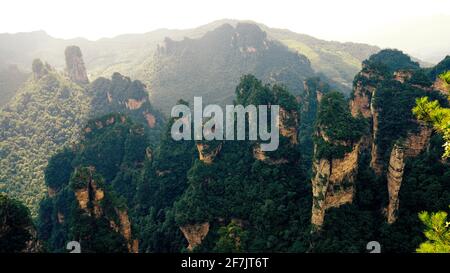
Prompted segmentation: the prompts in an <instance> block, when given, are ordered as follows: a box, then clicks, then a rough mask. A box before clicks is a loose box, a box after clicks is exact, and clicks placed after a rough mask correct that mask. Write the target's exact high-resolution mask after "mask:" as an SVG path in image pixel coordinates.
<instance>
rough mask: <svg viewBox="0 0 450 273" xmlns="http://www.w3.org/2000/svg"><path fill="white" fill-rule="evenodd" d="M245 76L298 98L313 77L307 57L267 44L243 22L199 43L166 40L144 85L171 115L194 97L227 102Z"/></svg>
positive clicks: (262, 34)
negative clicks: (282, 86) (176, 106)
mask: <svg viewBox="0 0 450 273" xmlns="http://www.w3.org/2000/svg"><path fill="white" fill-rule="evenodd" d="M230 41H232V42H231V44H230ZM247 73H251V74H253V75H255V76H256V77H257V78H259V79H262V80H263V81H264V82H270V83H283V84H285V85H286V86H287V88H288V89H289V91H290V92H291V93H292V94H296V95H298V94H300V93H301V92H302V90H303V84H302V81H303V80H304V79H306V78H307V77H310V76H313V75H314V71H313V69H312V68H311V65H310V61H309V60H308V59H307V58H306V57H305V56H303V55H299V54H298V53H295V52H292V51H290V50H289V49H288V48H287V47H285V46H284V45H282V44H280V43H278V42H276V41H272V40H269V39H268V38H267V37H266V33H265V32H263V31H262V30H261V29H260V28H259V27H258V26H257V25H253V24H246V23H241V24H237V25H236V27H232V26H231V25H228V24H225V25H222V26H220V27H218V28H217V29H215V30H213V31H211V32H208V33H207V34H206V35H205V36H203V37H201V38H199V39H185V40H182V41H173V40H171V39H166V40H165V42H164V46H162V47H159V48H158V51H157V52H156V54H155V57H154V60H153V61H152V63H151V65H149V67H148V71H147V75H148V79H147V81H146V83H148V86H149V90H150V91H151V99H152V102H153V103H154V104H155V105H158V107H159V108H160V109H161V110H162V111H163V112H164V113H169V111H170V109H171V107H172V106H173V105H174V104H175V102H176V100H177V99H180V98H181V99H184V100H187V101H189V102H190V103H192V100H193V97H194V95H195V96H202V98H203V102H204V103H208V104H209V103H215V104H221V105H224V104H226V103H231V102H232V100H233V98H234V94H233V90H234V87H235V86H236V85H237V84H238V83H239V79H240V77H241V76H242V75H243V74H247Z"/></svg>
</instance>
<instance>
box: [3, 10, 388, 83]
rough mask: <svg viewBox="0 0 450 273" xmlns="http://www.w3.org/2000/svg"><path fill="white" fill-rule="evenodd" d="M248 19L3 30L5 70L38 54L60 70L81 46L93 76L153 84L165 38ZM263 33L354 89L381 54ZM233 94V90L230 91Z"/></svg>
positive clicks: (191, 36)
mask: <svg viewBox="0 0 450 273" xmlns="http://www.w3.org/2000/svg"><path fill="white" fill-rule="evenodd" d="M242 22H243V21H237V20H227V19H224V20H218V21H214V22H212V23H209V24H206V25H203V26H200V27H197V28H193V29H185V30H170V29H159V30H155V31H151V32H148V33H144V34H126V35H120V36H117V37H115V38H104V39H100V40H97V41H89V40H87V39H84V38H77V39H68V40H64V39H57V38H53V37H51V36H49V35H48V34H47V33H45V32H44V31H36V32H29V33H17V34H0V68H4V67H6V66H8V65H10V64H15V65H17V66H18V67H19V69H21V70H25V71H27V70H29V67H30V63H31V62H32V60H33V59H34V58H41V59H42V60H45V61H46V62H48V63H50V64H52V65H53V66H54V67H55V68H63V67H64V56H63V52H64V48H65V47H66V46H69V45H77V46H79V47H80V48H81V50H82V51H83V55H84V60H85V62H86V67H87V69H88V71H89V76H90V78H91V79H95V78H96V77H98V76H105V77H109V76H110V75H111V74H112V73H113V72H119V73H122V74H124V75H127V76H130V77H132V78H136V79H139V80H141V81H143V82H145V83H149V82H148V74H147V72H148V71H149V70H150V69H149V63H152V60H153V57H154V55H155V52H156V51H157V48H158V45H161V44H163V43H164V39H165V38H170V39H171V40H173V41H181V40H183V39H184V38H189V39H197V38H201V37H203V36H204V35H205V34H206V33H208V32H211V31H213V30H215V29H217V28H218V27H220V26H223V25H225V24H228V25H231V26H233V27H236V25H237V24H238V23H242ZM245 23H250V24H254V25H256V26H258V27H255V28H254V29H255V30H257V29H258V28H259V29H260V30H262V31H264V32H265V33H266V35H267V39H268V40H271V41H273V40H275V41H277V42H279V43H281V44H283V45H285V46H286V47H287V48H289V49H291V50H292V51H295V52H297V53H300V54H302V55H304V56H306V57H307V58H308V59H309V60H310V61H311V67H312V68H313V69H314V70H315V72H318V73H322V74H323V75H325V76H326V77H327V78H329V79H330V80H332V81H334V82H335V83H337V84H339V85H341V86H342V87H343V88H347V90H346V91H348V92H349V91H350V88H351V83H352V81H353V77H354V75H356V73H357V72H358V71H359V70H360V69H361V62H362V61H363V60H364V59H366V58H368V57H369V56H370V55H372V54H374V53H376V52H378V51H379V50H380V48H378V47H376V46H371V45H366V44H358V43H340V42H333V41H324V40H320V39H316V38H314V37H311V36H308V35H304V34H298V33H295V32H292V31H289V30H284V29H273V28H269V27H267V26H265V25H263V24H259V23H255V22H250V21H248V22H245ZM231 92H232V91H231Z"/></svg>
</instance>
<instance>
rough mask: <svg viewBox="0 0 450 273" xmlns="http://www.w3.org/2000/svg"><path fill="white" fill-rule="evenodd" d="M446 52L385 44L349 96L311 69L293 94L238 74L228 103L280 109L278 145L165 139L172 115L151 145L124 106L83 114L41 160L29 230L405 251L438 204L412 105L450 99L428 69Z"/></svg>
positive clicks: (136, 239) (116, 242)
mask: <svg viewBox="0 0 450 273" xmlns="http://www.w3.org/2000/svg"><path fill="white" fill-rule="evenodd" d="M447 61H448V60H447V59H446V60H444V61H443V62H441V63H440V64H439V65H437V66H436V67H434V68H432V69H422V68H420V66H419V65H418V64H417V63H416V62H414V61H412V60H411V59H410V58H409V57H408V56H407V55H405V54H403V53H402V52H400V51H396V50H383V51H381V52H380V53H378V54H376V55H373V56H371V57H370V58H369V59H368V60H366V61H365V62H364V63H363V69H362V70H361V71H360V73H358V75H357V76H356V77H355V81H354V88H353V95H352V97H351V98H350V99H346V98H345V97H344V96H343V95H342V94H341V93H339V92H335V91H332V90H330V88H329V86H328V85H327V84H326V83H323V82H321V80H320V79H318V78H311V79H308V80H306V81H305V82H304V84H305V87H304V88H305V92H304V93H303V94H302V95H301V96H300V98H295V97H294V96H293V95H292V94H290V93H289V92H288V91H287V90H285V89H284V88H283V87H281V86H277V85H266V84H264V83H263V82H262V81H260V80H258V79H257V78H255V77H254V76H251V75H247V76H244V77H242V78H241V80H240V82H239V84H238V85H237V87H236V89H235V90H236V93H235V103H236V104H243V105H248V104H262V103H263V104H279V105H280V107H281V109H282V110H281V112H282V113H283V114H282V115H281V120H280V133H281V139H280V147H279V149H278V150H277V151H276V152H262V151H261V150H260V149H259V145H260V142H258V141H244V142H233V141H232V142H227V141H212V142H210V141H209V142H208V141H200V142H194V141H181V142H180V141H174V140H173V139H172V138H171V137H170V128H171V125H172V124H173V122H174V121H175V120H176V119H177V118H172V119H170V120H169V122H168V124H167V126H166V129H165V133H163V134H162V136H161V139H160V142H159V144H158V145H157V146H154V147H150V146H151V145H150V142H151V140H149V138H148V137H146V136H145V135H146V131H145V130H144V128H143V127H142V124H141V125H139V124H136V123H134V122H133V121H132V120H131V119H128V118H126V117H125V116H124V115H114V114H112V115H107V116H104V117H101V118H99V119H98V118H97V119H93V120H91V121H90V122H88V125H87V126H86V127H85V128H84V129H83V134H82V137H81V138H80V139H79V142H78V143H77V144H75V145H72V146H71V147H69V148H68V149H65V150H63V151H61V152H60V153H58V154H57V155H55V156H53V157H52V158H51V159H50V161H49V164H48V167H47V169H46V172H45V174H46V176H45V180H46V184H47V187H48V194H47V197H46V199H45V200H44V201H43V202H41V207H40V213H39V218H38V221H37V226H38V231H39V233H38V234H39V236H40V238H41V240H43V241H44V246H45V248H46V250H47V251H62V249H63V248H64V242H66V241H69V240H79V241H88V243H86V244H85V245H86V251H88V252H89V251H94V252H103V251H104V252H110V251H124V252H129V251H132V252H135V251H139V252H178V251H194V252H195V251H201V252H211V251H212V252H263V251H266V252H267V251H268V252H272V251H274V252H279V251H281V252H364V251H365V247H366V244H367V242H368V241H371V240H377V241H379V242H380V243H381V244H382V246H383V251H384V252H412V251H415V250H416V248H418V246H419V245H420V243H422V242H424V241H425V237H424V235H423V233H422V231H423V226H422V225H421V222H420V220H419V218H418V213H419V212H420V211H422V210H427V211H438V210H446V208H447V207H448V200H449V197H450V184H449V181H450V179H449V178H450V165H449V162H448V160H445V159H442V158H441V155H442V153H443V148H442V144H443V141H442V137H441V136H440V135H438V134H434V133H433V131H432V130H431V128H430V127H428V125H427V124H425V123H422V122H419V121H417V119H416V118H415V117H414V116H413V113H412V111H411V109H412V108H413V107H414V105H415V100H416V99H417V98H420V97H422V96H428V97H430V98H433V99H437V100H439V101H440V102H441V103H442V105H443V106H445V105H448V102H447V100H446V98H445V96H448V90H447V89H441V87H442V86H443V85H442V84H441V83H440V81H441V80H442V78H439V77H436V76H434V73H436V71H440V70H441V69H443V70H446V69H448V68H449V67H448V66H447ZM445 88H447V86H445ZM179 103H187V102H182V101H180V102H179ZM312 113H315V114H314V115H313V114H312ZM302 117H303V118H304V120H305V121H306V122H308V123H309V126H305V125H302V126H300V120H299V118H302ZM298 128H306V130H305V131H306V132H311V134H305V133H304V132H303V133H302V132H301V131H298ZM305 143H313V146H314V149H313V150H312V151H311V152H310V153H302V149H303V148H302V147H304V146H302V145H305ZM100 159H103V160H100ZM105 159H108V160H105ZM125 214H126V216H124V215H125ZM121 215H122V216H121ZM80 223H82V224H80ZM343 231H344V232H343ZM100 242H108V244H101V243H100ZM111 246H114V249H111V248H110V247H111Z"/></svg>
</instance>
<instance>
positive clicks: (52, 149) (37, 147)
mask: <svg viewBox="0 0 450 273" xmlns="http://www.w3.org/2000/svg"><path fill="white" fill-rule="evenodd" d="M89 101H90V99H89V96H88V95H87V92H86V91H85V90H84V89H82V88H81V87H80V86H78V85H76V84H74V83H72V82H69V81H68V80H67V79H65V78H64V77H63V76H61V75H60V74H58V73H56V72H54V71H50V72H49V73H48V74H47V75H45V76H44V77H42V78H41V79H39V80H33V79H30V80H28V81H27V82H26V83H25V85H24V86H22V87H21V89H20V90H19V91H18V94H17V95H16V97H15V98H14V99H13V100H12V101H11V102H10V103H9V104H8V105H7V106H5V108H4V109H3V111H2V112H1V114H0V155H1V156H0V190H1V191H3V192H6V193H7V194H8V195H10V196H11V197H13V198H17V199H19V200H21V201H22V202H23V203H24V204H25V205H26V206H27V207H29V208H30V209H31V212H32V214H33V215H34V216H36V212H37V210H36V208H37V206H38V203H39V201H40V200H41V199H42V198H43V197H44V195H45V191H46V190H45V188H44V183H43V181H44V169H45V167H46V166H47V161H48V159H49V158H50V157H51V156H52V155H53V154H55V153H56V151H57V150H58V149H60V148H61V147H63V146H65V145H67V144H68V143H70V142H74V141H76V139H78V133H79V131H80V129H81V125H82V123H83V122H84V121H85V119H86V117H87V115H88V112H89Z"/></svg>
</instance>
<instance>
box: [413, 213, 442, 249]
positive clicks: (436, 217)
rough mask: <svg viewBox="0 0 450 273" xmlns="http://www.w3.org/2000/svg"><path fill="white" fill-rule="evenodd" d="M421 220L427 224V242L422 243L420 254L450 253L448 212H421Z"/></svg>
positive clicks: (425, 232)
mask: <svg viewBox="0 0 450 273" xmlns="http://www.w3.org/2000/svg"><path fill="white" fill-rule="evenodd" d="M419 218H420V220H421V221H422V223H424V224H425V226H426V229H425V231H424V234H425V237H427V239H428V240H427V241H426V242H424V243H421V244H420V246H419V248H417V250H416V251H417V252H419V253H450V222H447V212H445V211H439V212H435V213H429V212H426V211H424V212H421V213H419Z"/></svg>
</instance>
